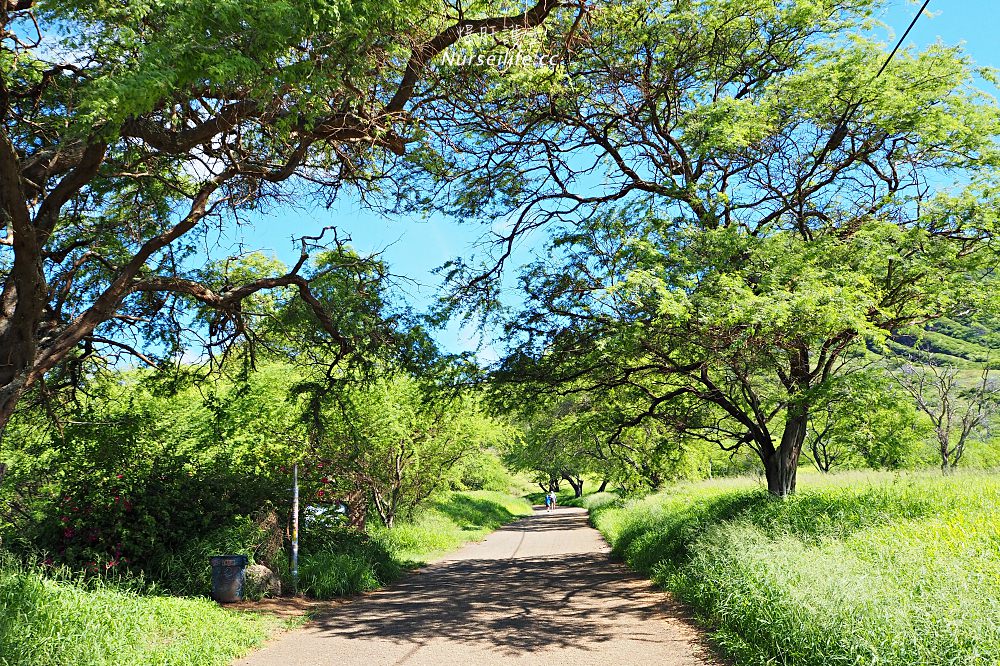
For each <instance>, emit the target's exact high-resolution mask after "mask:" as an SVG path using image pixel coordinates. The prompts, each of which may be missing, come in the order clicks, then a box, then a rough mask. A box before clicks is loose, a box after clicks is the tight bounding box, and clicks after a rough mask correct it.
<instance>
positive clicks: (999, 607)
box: [592, 474, 1000, 665]
mask: <svg viewBox="0 0 1000 666" xmlns="http://www.w3.org/2000/svg"><path fill="white" fill-rule="evenodd" d="M998 509H1000V479H997V478H995V477H992V476H986V475H961V476H957V477H953V478H947V479H946V478H941V477H932V476H929V475H911V476H892V475H888V474H882V475H875V474H867V475H850V476H846V477H840V478H836V477H835V478H832V479H829V480H824V481H822V482H820V483H818V484H816V483H814V482H813V480H811V483H810V486H809V487H806V488H804V489H802V490H801V491H800V492H799V493H798V494H797V495H796V496H794V497H791V498H788V499H786V500H777V499H775V498H772V497H770V496H769V495H768V494H767V493H766V492H764V491H763V490H761V489H759V488H758V487H757V484H755V483H754V482H752V481H746V480H743V481H730V482H725V483H719V482H710V483H704V484H689V485H683V486H678V487H676V488H674V489H672V490H669V491H667V492H664V493H661V494H658V495H654V496H651V497H647V498H644V499H639V500H633V501H628V502H624V503H623V502H614V503H610V504H608V503H604V504H603V505H601V504H600V503H598V505H597V506H595V507H594V508H593V510H592V516H593V520H594V523H595V525H596V526H597V527H598V528H599V529H600V530H601V531H602V532H603V533H604V534H605V535H606V537H607V538H608V540H609V542H610V543H611V544H612V547H613V551H614V553H616V554H617V555H619V556H621V557H623V558H624V559H625V560H626V562H627V563H628V564H630V565H631V566H632V567H634V568H635V569H637V570H639V571H642V572H645V573H647V574H649V575H650V576H651V577H652V578H653V580H654V581H656V582H657V583H659V584H660V585H662V586H664V587H666V588H668V589H670V590H672V591H673V592H674V593H675V594H676V595H677V596H678V597H679V598H681V599H682V600H684V601H686V602H688V603H690V604H692V605H693V606H694V607H695V608H696V609H697V610H698V611H699V612H700V613H701V614H702V615H703V617H704V618H705V619H706V620H707V622H708V623H709V624H710V625H711V626H712V627H714V629H715V630H716V636H717V638H718V641H719V642H720V643H721V645H722V646H723V647H724V649H726V650H727V651H728V652H729V653H731V654H732V655H733V656H734V657H735V658H736V660H737V661H738V662H739V663H744V664H796V665H813V664H816V665H820V664H824V665H825V664H858V665H860V664H893V665H895V664H899V665H903V664H906V665H909V664H969V665H972V664H997V663H1000V514H998Z"/></svg>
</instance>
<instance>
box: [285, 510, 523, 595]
mask: <svg viewBox="0 0 1000 666" xmlns="http://www.w3.org/2000/svg"><path fill="white" fill-rule="evenodd" d="M530 513H531V505H530V504H528V503H527V502H526V501H525V500H522V499H518V498H514V497H511V496H509V495H506V494H503V493H497V492H489V491H482V490H480V491H468V492H456V493H448V494H446V495H442V496H440V497H438V498H436V499H434V500H431V501H430V502H428V503H427V504H426V505H425V506H424V507H423V508H421V510H420V511H419V512H418V513H417V514H416V515H415V516H414V518H413V519H412V520H410V521H403V522H399V523H396V524H395V525H394V526H393V527H391V528H385V527H380V526H379V527H370V528H369V531H368V534H367V535H357V534H352V533H350V532H341V533H339V534H330V533H326V534H322V535H321V534H316V535H315V536H314V538H315V539H316V541H317V542H314V543H312V544H310V543H309V539H310V535H309V533H308V532H305V533H304V534H303V542H304V543H303V556H302V561H301V566H300V570H299V576H300V581H301V584H300V590H301V591H302V592H304V593H305V594H308V595H309V596H312V597H316V598H319V599H330V598H333V597H338V596H344V595H348V594H355V593H358V592H365V591H368V590H374V589H377V588H380V587H383V586H384V585H387V584H389V583H392V582H393V581H395V580H396V579H398V578H399V577H400V576H401V575H402V574H403V572H404V571H405V570H406V569H407V568H408V567H412V566H416V565H419V564H422V563H424V562H426V561H428V560H430V559H433V558H434V557H436V556H437V555H440V554H442V553H444V552H447V551H449V550H453V549H455V548H457V547H459V546H461V545H463V544H465V543H468V542H469V541H476V540H478V539H482V538H483V537H485V536H486V535H487V534H489V533H490V532H492V531H493V530H495V529H497V528H498V527H500V526H502V525H504V524H505V523H508V522H510V521H512V520H515V519H517V518H519V517H521V516H525V515H528V514H530Z"/></svg>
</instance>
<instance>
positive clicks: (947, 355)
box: [887, 318, 1000, 368]
mask: <svg viewBox="0 0 1000 666" xmlns="http://www.w3.org/2000/svg"><path fill="white" fill-rule="evenodd" d="M887 346H888V347H889V349H890V350H891V351H892V352H894V353H896V354H899V355H902V356H912V355H913V354H914V353H915V352H917V351H918V350H919V353H920V356H921V358H923V359H925V360H927V361H928V362H929V363H931V364H933V365H952V366H956V367H960V368H975V367H982V366H983V364H984V363H986V362H987V361H989V362H990V365H991V366H994V367H1000V322H997V321H991V320H985V319H984V320H976V319H969V320H965V321H963V320H961V319H949V318H942V319H938V320H936V321H934V322H932V323H931V324H928V325H927V327H926V328H924V329H923V330H916V331H914V330H908V331H900V332H898V333H897V334H895V335H893V336H892V338H891V339H890V340H889V341H888V343H887Z"/></svg>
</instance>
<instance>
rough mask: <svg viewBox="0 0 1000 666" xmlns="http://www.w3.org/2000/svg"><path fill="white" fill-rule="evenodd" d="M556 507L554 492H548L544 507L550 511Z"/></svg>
mask: <svg viewBox="0 0 1000 666" xmlns="http://www.w3.org/2000/svg"><path fill="white" fill-rule="evenodd" d="M555 505H556V491H554V490H550V491H549V494H548V495H546V496H545V506H546V507H548V510H549V511H551V510H552V507H554V506H555Z"/></svg>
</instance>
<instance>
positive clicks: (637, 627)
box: [312, 511, 705, 656]
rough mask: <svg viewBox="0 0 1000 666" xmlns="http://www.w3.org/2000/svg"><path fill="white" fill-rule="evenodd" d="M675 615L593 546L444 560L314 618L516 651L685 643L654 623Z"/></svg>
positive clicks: (369, 632)
mask: <svg viewBox="0 0 1000 666" xmlns="http://www.w3.org/2000/svg"><path fill="white" fill-rule="evenodd" d="M586 525H587V516H586V513H585V512H579V513H577V512H573V513H569V512H568V511H567V512H553V513H551V514H549V513H546V512H541V513H536V514H535V515H534V516H532V517H531V518H528V519H526V520H523V521H519V522H518V523H516V524H514V525H510V526H507V527H506V528H504V529H505V530H508V531H518V532H527V533H528V536H529V538H530V535H531V534H532V533H536V532H550V531H566V530H572V529H574V528H577V527H585V526H586ZM667 618H675V619H679V620H681V621H682V622H683V623H684V624H685V625H689V618H688V615H687V613H686V612H685V611H684V609H683V607H682V606H680V605H679V604H676V603H675V602H673V601H672V600H671V599H670V597H669V596H668V595H666V594H664V593H662V592H659V591H655V590H653V588H652V585H651V584H650V583H649V581H648V580H645V579H640V578H639V577H637V576H635V575H634V574H632V573H631V572H629V571H628V570H627V569H625V568H624V567H623V566H622V565H620V564H615V563H612V562H610V561H609V559H608V556H607V554H605V553H600V552H594V553H577V554H570V555H560V556H555V557H516V558H513V559H471V560H452V561H443V562H439V563H437V564H435V565H433V566H431V567H428V568H426V569H424V570H422V571H420V572H419V573H416V574H414V575H411V576H408V577H407V578H405V579H404V580H402V581H400V582H399V583H397V584H395V585H393V586H392V587H391V588H388V589H385V590H381V591H379V592H376V593H373V594H371V595H368V596H365V597H363V598H360V599H357V600H355V601H354V602H352V603H350V604H346V605H343V606H340V607H339V608H335V609H331V611H330V612H328V613H323V614H320V615H318V616H316V617H315V618H314V622H313V625H312V626H313V627H314V628H315V629H316V630H319V631H320V632H322V633H323V634H326V635H329V636H331V637H339V638H344V639H352V640H365V639H380V640H388V641H392V642H395V643H407V644H425V643H427V642H430V641H433V640H434V639H438V638H441V639H447V640H448V641H450V642H458V643H465V644H470V645H476V646H478V647H484V648H488V649H491V650H494V651H497V652H499V653H501V654H505V655H509V656H516V655H521V654H525V653H532V652H536V651H540V650H543V649H544V650H550V649H552V648H560V647H566V648H569V647H572V648H576V649H583V650H592V649H597V648H598V647H599V646H600V645H602V644H604V643H607V642H609V641H615V640H622V639H628V640H630V641H641V642H649V643H671V642H678V641H679V639H678V637H677V636H676V635H675V634H673V633H671V632H668V631H666V630H665V627H664V625H663V624H662V623H661V622H655V621H653V622H651V621H650V620H657V619H659V620H663V619H667ZM685 640H688V641H690V636H688V637H686V639H685ZM701 647H705V646H704V645H702V646H701Z"/></svg>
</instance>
